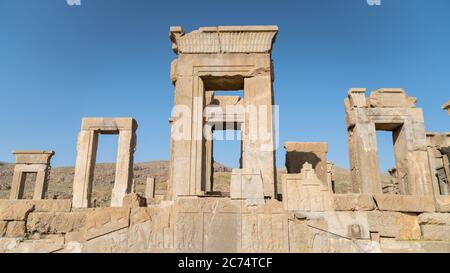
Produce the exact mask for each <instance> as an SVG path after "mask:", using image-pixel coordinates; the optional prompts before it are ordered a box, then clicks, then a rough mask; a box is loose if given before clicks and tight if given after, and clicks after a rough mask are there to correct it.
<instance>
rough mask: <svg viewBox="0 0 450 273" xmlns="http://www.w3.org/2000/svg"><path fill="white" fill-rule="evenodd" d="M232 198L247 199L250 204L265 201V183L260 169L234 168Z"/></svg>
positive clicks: (231, 188)
mask: <svg viewBox="0 0 450 273" xmlns="http://www.w3.org/2000/svg"><path fill="white" fill-rule="evenodd" d="M230 197H231V199H243V200H247V202H248V204H261V203H264V185H263V180H262V176H261V172H260V171H259V170H254V169H249V170H243V169H233V171H232V173H231V184H230Z"/></svg>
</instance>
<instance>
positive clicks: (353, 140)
mask: <svg viewBox="0 0 450 273" xmlns="http://www.w3.org/2000/svg"><path fill="white" fill-rule="evenodd" d="M348 143H349V152H350V153H349V156H350V165H351V177H352V187H353V191H354V192H356V193H368V194H381V193H382V186H381V179H380V167H379V162H378V147H377V140H376V130H375V125H374V124H370V123H357V124H355V126H353V127H351V128H349V129H348Z"/></svg>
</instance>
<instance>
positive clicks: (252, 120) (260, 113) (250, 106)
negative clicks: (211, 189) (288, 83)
mask: <svg viewBox="0 0 450 273" xmlns="http://www.w3.org/2000/svg"><path fill="white" fill-rule="evenodd" d="M244 104H245V106H246V108H247V111H246V115H245V122H244V124H243V130H242V139H243V147H242V150H243V154H242V157H243V167H242V168H243V169H244V170H247V169H252V170H255V171H261V174H262V180H263V183H264V196H265V197H270V198H273V197H274V196H275V192H276V184H275V177H276V168H275V160H274V157H275V143H274V124H273V113H272V105H273V90H272V78H271V75H270V73H267V74H263V75H259V76H255V77H251V78H246V79H245V82H244Z"/></svg>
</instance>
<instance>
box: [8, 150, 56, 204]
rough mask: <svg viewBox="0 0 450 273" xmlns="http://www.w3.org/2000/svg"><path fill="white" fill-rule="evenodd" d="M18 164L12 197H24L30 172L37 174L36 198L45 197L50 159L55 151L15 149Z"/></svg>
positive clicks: (34, 197)
mask: <svg viewBox="0 0 450 273" xmlns="http://www.w3.org/2000/svg"><path fill="white" fill-rule="evenodd" d="M13 154H14V155H15V157H16V165H15V167H14V174H13V180H12V184H11V193H10V199H12V200H15V199H22V198H23V193H24V187H25V180H26V177H27V174H28V173H35V174H36V182H35V186H34V194H33V199H34V200H41V199H44V198H45V193H46V192H47V188H48V172H49V170H50V160H51V158H52V156H53V155H54V154H55V152H53V151H14V152H13Z"/></svg>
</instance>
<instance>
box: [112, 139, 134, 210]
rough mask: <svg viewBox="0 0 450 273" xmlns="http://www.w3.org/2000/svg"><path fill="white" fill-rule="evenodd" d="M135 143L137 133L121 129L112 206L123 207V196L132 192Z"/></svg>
mask: <svg viewBox="0 0 450 273" xmlns="http://www.w3.org/2000/svg"><path fill="white" fill-rule="evenodd" d="M135 143H136V135H135V133H134V132H133V131H132V130H121V131H120V132H119V145H118V150H117V162H116V178H115V182H114V188H113V191H112V195H111V207H122V204H123V198H124V197H125V195H127V194H128V193H131V190H132V186H133V157H134V151H135Z"/></svg>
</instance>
